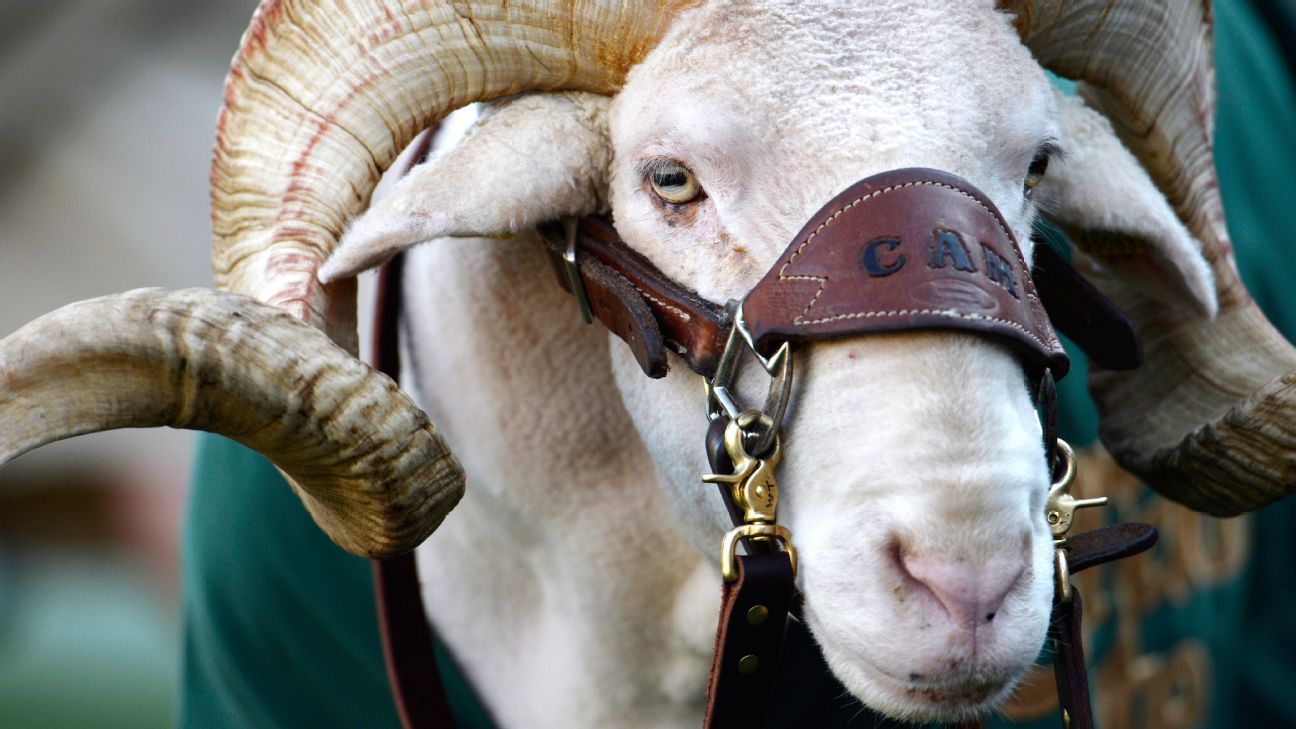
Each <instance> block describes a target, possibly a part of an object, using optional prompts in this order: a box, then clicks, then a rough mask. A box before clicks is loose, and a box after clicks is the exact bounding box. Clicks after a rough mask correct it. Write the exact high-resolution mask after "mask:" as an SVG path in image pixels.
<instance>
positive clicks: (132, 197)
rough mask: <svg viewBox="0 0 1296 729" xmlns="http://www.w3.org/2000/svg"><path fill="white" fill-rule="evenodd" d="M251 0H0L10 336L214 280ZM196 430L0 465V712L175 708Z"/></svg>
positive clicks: (126, 719)
mask: <svg viewBox="0 0 1296 729" xmlns="http://www.w3.org/2000/svg"><path fill="white" fill-rule="evenodd" d="M255 6H256V2H255V0H220V2H210V1H207V2H199V1H198V0H168V1H167V2H161V1H159V0H93V1H92V2H69V1H67V0H40V1H37V0H0V170H2V171H3V174H2V175H0V336H4V335H7V334H9V333H10V332H12V331H14V330H15V329H17V328H19V327H20V326H22V325H23V324H25V323H26V322H28V321H30V320H31V319H34V318H35V317H37V316H40V315H41V314H43V313H46V312H48V311H50V310H53V309H55V308H57V307H59V306H62V305H63V304H66V303H69V302H72V301H76V300H80V299H85V298H89V297H93V296H99V295H102V294H107V293H112V292H116V291H123V290H126V289H131V288H137V287H141V286H166V287H185V286H207V285H210V281H211V273H210V268H209V264H208V253H207V251H208V248H209V245H210V228H209V223H208V203H207V171H208V164H209V160H210V154H211V143H212V139H213V128H214V124H215V119H216V110H217V108H218V107H219V104H220V98H221V84H222V81H223V79H224V77H225V72H226V70H227V69H228V67H229V61H230V58H231V56H232V55H233V54H234V51H235V49H236V48H237V46H238V41H239V36H240V34H241V33H242V30H243V28H244V27H245V26H246V25H247V21H248V18H249V17H251V14H252V11H253V9H254V8H255ZM192 443H193V437H192V434H191V433H188V432H181V431H172V430H166V429H157V430H146V431H144V430H141V431H118V432H112V433H104V434H98V435H93V436H87V437H82V438H77V439H75V440H71V441H66V442H63V443H58V444H54V445H51V446H48V447H46V448H43V449H41V450H38V451H36V452H34V453H31V454H28V455H26V456H23V457H22V458H19V459H18V460H16V461H15V462H13V463H12V464H11V465H10V466H8V467H6V468H5V469H4V470H3V471H0V726H3V727H5V729H25V728H27V727H32V728H36V727H41V728H45V727H82V726H85V727H88V726H94V727H132V728H135V729H147V728H148V727H164V726H171V725H172V723H173V721H174V715H173V712H174V703H175V697H174V694H175V686H176V680H177V679H176V675H177V667H178V661H177V636H178V630H177V618H176V607H177V602H178V598H179V579H178V574H177V562H178V559H177V555H178V551H177V545H176V542H177V537H178V532H179V528H180V524H181V520H182V511H183V506H184V501H185V485H186V481H187V480H188V468H189V459H190V452H191V449H192Z"/></svg>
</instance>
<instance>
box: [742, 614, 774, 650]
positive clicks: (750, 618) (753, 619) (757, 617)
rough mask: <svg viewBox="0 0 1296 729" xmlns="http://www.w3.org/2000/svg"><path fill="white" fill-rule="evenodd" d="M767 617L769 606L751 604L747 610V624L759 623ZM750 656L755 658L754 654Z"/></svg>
mask: <svg viewBox="0 0 1296 729" xmlns="http://www.w3.org/2000/svg"><path fill="white" fill-rule="evenodd" d="M768 617H769V608H767V607H765V606H764V605H753V606H752V607H751V609H750V610H748V611H747V624H748V625H760V624H761V623H764V622H765V619H766V618H768ZM751 657H752V658H755V656H751Z"/></svg>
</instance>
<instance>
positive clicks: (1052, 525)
mask: <svg viewBox="0 0 1296 729" xmlns="http://www.w3.org/2000/svg"><path fill="white" fill-rule="evenodd" d="M1057 446H1058V458H1059V460H1060V461H1061V464H1062V475H1061V476H1059V477H1058V479H1057V480H1056V481H1054V482H1053V485H1052V486H1051V487H1050V488H1049V492H1048V500H1047V501H1045V503H1044V520H1045V521H1047V522H1048V525H1049V531H1050V532H1052V534H1053V549H1054V555H1053V557H1054V563H1055V567H1056V569H1055V570H1054V574H1055V575H1056V577H1057V591H1058V595H1059V596H1060V598H1061V600H1062V602H1063V603H1068V602H1071V595H1072V592H1071V568H1070V565H1069V564H1068V562H1067V555H1066V549H1067V548H1066V535H1067V532H1068V531H1070V530H1071V525H1072V523H1073V522H1074V521H1075V513H1076V510H1077V509H1084V508H1087V507H1090V506H1105V505H1106V504H1107V497H1106V496H1099V497H1097V498H1092V499H1077V498H1076V497H1074V496H1072V495H1071V482H1072V481H1074V480H1075V475H1076V457H1075V451H1074V450H1073V449H1072V448H1071V446H1070V444H1068V443H1067V442H1066V441H1064V440H1062V439H1061V438H1058V439H1057Z"/></svg>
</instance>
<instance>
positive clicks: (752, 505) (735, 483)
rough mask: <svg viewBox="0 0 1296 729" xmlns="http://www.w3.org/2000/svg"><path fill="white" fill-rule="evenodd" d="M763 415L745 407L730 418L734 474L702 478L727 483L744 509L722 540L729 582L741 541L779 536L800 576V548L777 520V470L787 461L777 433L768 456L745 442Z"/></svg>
mask: <svg viewBox="0 0 1296 729" xmlns="http://www.w3.org/2000/svg"><path fill="white" fill-rule="evenodd" d="M760 417H761V413H760V412H758V411H756V410H745V411H743V412H741V413H739V414H738V417H736V418H733V419H731V420H730V421H729V424H728V425H727V426H726V427H725V437H724V443H725V450H726V451H727V452H728V453H729V458H730V460H732V461H733V464H734V472H733V473H732V474H717V473H712V474H708V475H706V476H703V477H702V481H703V482H705V483H715V484H725V485H728V487H729V496H730V498H731V499H732V500H733V503H734V504H736V505H737V506H738V508H740V509H742V518H743V521H744V522H746V523H744V524H740V525H738V526H737V527H734V528H733V529H730V530H729V531H728V532H726V533H725V535H724V539H723V540H721V542H720V574H721V575H723V576H724V579H725V582H733V581H734V580H736V579H738V570H737V567H736V566H735V560H736V558H737V557H736V553H737V550H738V540H739V539H743V538H745V537H750V538H752V539H776V540H778V541H779V543H780V544H781V545H782V548H783V551H784V552H786V553H787V555H788V559H789V560H790V561H791V562H792V576H793V577H796V566H797V557H796V549H795V548H794V547H793V546H792V532H790V531H788V529H787V527H784V526H780V525H778V524H775V523H774V522H775V521H776V520H777V519H778V500H779V487H778V479H776V478H775V477H774V470H775V469H776V468H778V465H779V463H780V462H781V461H782V460H783V451H782V448H781V446H780V443H779V439H778V437H777V435H776V436H775V438H774V445H773V448H772V449H771V450H770V451H769V452H768V453H766V454H765V455H764V456H761V457H755V456H752V455H750V454H749V453H748V452H747V448H746V446H745V445H744V443H743V441H744V431H745V430H746V428H747V427H749V426H750V425H751V424H754V423H755V422H756V421H757V420H758V419H759V418H760Z"/></svg>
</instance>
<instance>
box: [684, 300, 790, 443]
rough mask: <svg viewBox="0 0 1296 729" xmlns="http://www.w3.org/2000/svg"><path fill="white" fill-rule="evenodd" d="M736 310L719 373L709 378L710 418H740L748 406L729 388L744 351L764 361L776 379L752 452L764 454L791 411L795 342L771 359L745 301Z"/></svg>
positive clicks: (732, 306)
mask: <svg viewBox="0 0 1296 729" xmlns="http://www.w3.org/2000/svg"><path fill="white" fill-rule="evenodd" d="M729 308H730V310H731V311H732V312H733V326H732V327H731V328H730V329H729V339H728V340H727V341H726V342H725V348H724V352H723V353H722V354H721V355H720V361H719V363H718V364H717V365H716V371H715V374H714V375H712V377H711V379H709V380H706V381H705V385H704V386H705V388H706V399H707V418H708V419H710V420H713V421H714V420H715V419H717V418H719V417H720V416H721V415H727V416H729V419H730V420H737V419H738V416H739V415H741V414H742V413H743V411H744V408H743V407H742V406H741V405H740V404H739V403H738V401H737V399H735V398H734V395H733V393H732V392H730V391H729V388H730V387H732V386H733V381H734V377H735V376H736V375H737V374H738V365H739V364H740V362H741V360H742V353H743V351H744V350H746V351H748V352H751V354H752V356H753V357H755V358H756V361H757V362H760V364H761V367H763V368H765V372H766V373H767V374H769V376H770V377H771V378H773V379H771V380H770V385H769V393H768V394H767V395H766V396H765V406H764V407H763V408H761V411H760V412H761V418H760V429H759V431H757V432H756V434H755V436H754V438H753V441H754V442H752V443H750V444H749V445H750V447H749V448H748V452H749V453H752V454H754V455H760V454H763V453H765V452H766V451H767V450H769V447H770V446H771V445H772V444H773V442H774V438H775V436H776V435H777V434H778V430H779V426H780V425H781V424H782V423H783V413H784V412H785V411H786V410H787V403H788V398H789V397H790V396H791V394H792V345H791V344H790V343H789V342H784V343H783V344H782V346H780V347H779V348H778V350H777V351H776V352H774V354H773V355H772V356H770V357H768V358H766V357H763V356H761V354H760V352H757V351H756V346H755V342H753V341H752V336H751V332H750V331H748V329H747V322H746V321H744V320H743V312H742V304H741V303H740V302H730V304H729Z"/></svg>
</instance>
